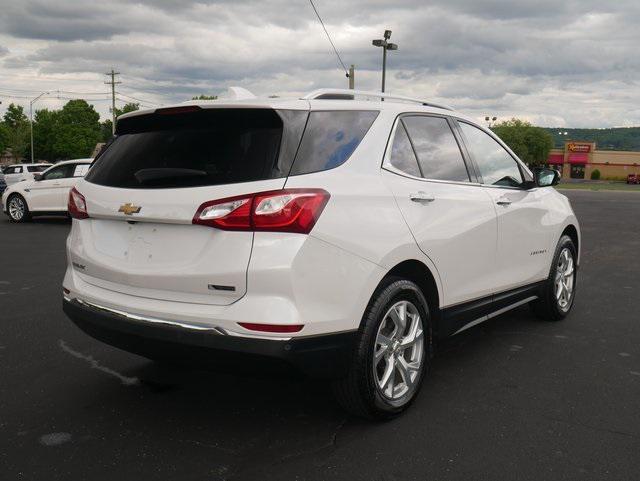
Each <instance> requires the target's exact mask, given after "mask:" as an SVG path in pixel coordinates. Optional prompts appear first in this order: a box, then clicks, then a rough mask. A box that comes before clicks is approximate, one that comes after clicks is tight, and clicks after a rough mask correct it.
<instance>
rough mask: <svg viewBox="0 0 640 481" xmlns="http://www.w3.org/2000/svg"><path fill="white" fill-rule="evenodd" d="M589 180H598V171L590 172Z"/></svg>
mask: <svg viewBox="0 0 640 481" xmlns="http://www.w3.org/2000/svg"><path fill="white" fill-rule="evenodd" d="M591 180H600V171H599V170H598V169H596V170H594V171H593V172H591Z"/></svg>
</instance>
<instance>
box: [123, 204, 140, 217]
mask: <svg viewBox="0 0 640 481" xmlns="http://www.w3.org/2000/svg"><path fill="white" fill-rule="evenodd" d="M140 209H142V207H140V206H137V205H133V204H131V203H130V202H127V203H126V204H122V205H121V206H120V208H119V209H118V212H122V213H123V214H124V215H131V214H137V213H138V212H140Z"/></svg>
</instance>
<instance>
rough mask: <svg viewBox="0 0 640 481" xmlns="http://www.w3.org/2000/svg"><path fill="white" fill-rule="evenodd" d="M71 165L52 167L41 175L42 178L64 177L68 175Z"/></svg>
mask: <svg viewBox="0 0 640 481" xmlns="http://www.w3.org/2000/svg"><path fill="white" fill-rule="evenodd" d="M72 168H73V166H72V165H60V166H58V167H52V168H51V169H49V170H47V172H45V173H44V174H43V175H42V180H53V179H64V178H65V177H70V172H69V171H70V170H71V169H72Z"/></svg>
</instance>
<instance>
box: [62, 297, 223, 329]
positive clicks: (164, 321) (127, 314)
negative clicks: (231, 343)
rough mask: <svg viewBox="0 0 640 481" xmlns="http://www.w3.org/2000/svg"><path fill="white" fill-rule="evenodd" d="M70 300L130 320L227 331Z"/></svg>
mask: <svg viewBox="0 0 640 481" xmlns="http://www.w3.org/2000/svg"><path fill="white" fill-rule="evenodd" d="M71 302H77V303H78V304H80V305H82V306H85V307H88V308H89V309H93V310H97V311H103V312H108V313H109V314H113V315H116V316H119V317H124V318H125V319H129V320H132V321H138V322H147V323H150V324H162V325H166V326H173V327H180V328H182V329H189V330H193V331H210V332H212V333H215V334H219V335H222V336H227V335H228V333H227V331H225V330H224V329H222V328H221V327H218V326H215V327H205V326H200V325H197V324H191V323H188V322H180V321H169V320H167V319H158V318H155V317H147V316H140V315H138V314H131V313H130V312H125V311H120V310H118V309H112V308H110V307H105V306H101V305H98V304H94V303H93V302H87V301H84V300H82V299H80V298H77V297H76V298H75V299H73V300H72V301H71Z"/></svg>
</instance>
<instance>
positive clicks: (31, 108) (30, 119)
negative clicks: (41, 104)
mask: <svg viewBox="0 0 640 481" xmlns="http://www.w3.org/2000/svg"><path fill="white" fill-rule="evenodd" d="M48 93H49V92H42V93H41V94H40V95H38V96H37V97H36V98H35V99H33V100H31V101H30V102H29V125H30V127H31V163H32V164H33V162H34V160H33V104H34V103H35V102H36V101H37V100H38V99H39V98H40V97H42V96H43V95H47V94H48Z"/></svg>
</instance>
